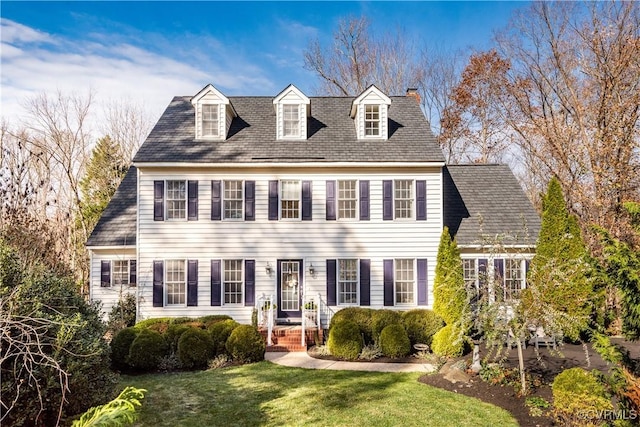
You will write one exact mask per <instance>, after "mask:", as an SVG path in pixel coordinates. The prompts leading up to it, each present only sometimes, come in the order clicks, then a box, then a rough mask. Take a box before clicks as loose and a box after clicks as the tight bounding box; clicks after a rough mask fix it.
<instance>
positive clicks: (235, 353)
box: [226, 325, 266, 363]
mask: <svg viewBox="0 0 640 427" xmlns="http://www.w3.org/2000/svg"><path fill="white" fill-rule="evenodd" d="M226 348H227V352H228V353H229V354H230V355H231V357H233V360H237V361H239V362H242V363H252V362H259V361H261V360H264V352H265V349H266V344H265V342H264V339H262V335H260V332H258V330H257V329H256V328H254V327H253V326H251V325H240V326H238V327H236V328H235V329H234V330H233V332H231V335H229V339H227V344H226Z"/></svg>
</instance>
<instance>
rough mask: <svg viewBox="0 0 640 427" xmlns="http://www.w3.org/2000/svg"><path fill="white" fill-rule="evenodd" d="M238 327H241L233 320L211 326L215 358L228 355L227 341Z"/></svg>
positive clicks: (210, 331) (210, 332)
mask: <svg viewBox="0 0 640 427" xmlns="http://www.w3.org/2000/svg"><path fill="white" fill-rule="evenodd" d="M238 326H240V324H239V323H238V322H236V321H235V320H232V319H227V320H223V321H222V322H218V323H214V324H213V325H211V326H209V334H211V338H212V340H213V344H212V348H213V354H214V355H215V356H217V355H220V354H227V348H226V344H227V340H228V339H229V336H230V335H231V332H233V330H234V329H235V328H237V327H238Z"/></svg>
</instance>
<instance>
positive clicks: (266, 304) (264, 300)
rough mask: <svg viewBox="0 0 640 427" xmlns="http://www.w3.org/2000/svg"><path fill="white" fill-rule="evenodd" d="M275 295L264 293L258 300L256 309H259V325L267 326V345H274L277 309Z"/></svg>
mask: <svg viewBox="0 0 640 427" xmlns="http://www.w3.org/2000/svg"><path fill="white" fill-rule="evenodd" d="M275 300H276V298H275V296H273V295H268V296H265V295H264V294H262V296H261V297H259V298H258V299H257V300H256V310H257V311H258V327H263V328H264V327H266V328H267V345H273V341H272V338H271V335H272V333H273V325H274V324H275V316H274V313H273V312H274V311H275V310H276V304H275Z"/></svg>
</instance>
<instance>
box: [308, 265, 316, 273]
mask: <svg viewBox="0 0 640 427" xmlns="http://www.w3.org/2000/svg"><path fill="white" fill-rule="evenodd" d="M315 273H316V270H315V268H313V263H312V262H311V263H309V274H310V275H312V276H313V275H314V274H315Z"/></svg>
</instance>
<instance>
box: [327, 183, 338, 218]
mask: <svg viewBox="0 0 640 427" xmlns="http://www.w3.org/2000/svg"><path fill="white" fill-rule="evenodd" d="M335 219H336V182H335V181H327V221H335Z"/></svg>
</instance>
